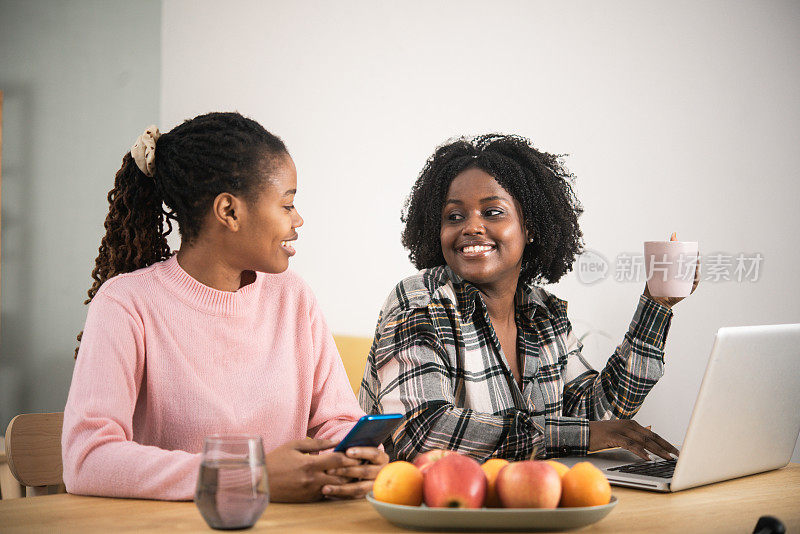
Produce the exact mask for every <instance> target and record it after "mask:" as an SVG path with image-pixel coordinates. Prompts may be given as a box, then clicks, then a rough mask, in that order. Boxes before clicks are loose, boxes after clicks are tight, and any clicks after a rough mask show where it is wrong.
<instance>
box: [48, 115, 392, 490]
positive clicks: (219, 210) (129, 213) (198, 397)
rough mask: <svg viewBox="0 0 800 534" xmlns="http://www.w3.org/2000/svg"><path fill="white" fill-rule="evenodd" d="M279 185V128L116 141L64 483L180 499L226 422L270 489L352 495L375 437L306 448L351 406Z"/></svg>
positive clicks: (184, 127)
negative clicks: (261, 456)
mask: <svg viewBox="0 0 800 534" xmlns="http://www.w3.org/2000/svg"><path fill="white" fill-rule="evenodd" d="M296 190H297V174H296V170H295V166H294V163H293V161H292V158H291V157H289V154H288V152H287V150H286V146H285V145H284V144H283V142H282V141H281V140H280V139H279V138H277V137H275V136H274V135H272V134H270V133H269V132H267V131H266V130H265V129H264V128H263V127H262V126H261V125H260V124H258V123H257V122H255V121H253V120H250V119H247V118H245V117H243V116H241V115H239V114H238V113H209V114H207V115H202V116H199V117H196V118H194V119H192V120H189V121H186V122H184V123H183V124H181V125H179V126H177V127H176V128H174V129H173V130H172V131H170V132H169V133H166V134H164V135H159V133H158V130H157V129H156V128H155V127H150V128H149V129H148V130H147V131H145V133H144V134H142V136H140V137H139V139H138V140H137V142H136V144H135V145H134V146H133V148H132V149H131V153H128V154H126V155H125V157H124V158H123V160H122V168H121V169H120V170H119V171H118V172H117V176H116V182H115V185H114V189H112V190H111V192H110V193H109V195H108V200H109V203H110V211H109V214H108V217H107V218H106V222H105V228H106V235H105V237H103V240H102V242H101V244H100V254H99V256H98V257H97V260H96V266H95V268H94V270H93V272H92V278H93V279H94V284H93V286H92V288H91V289H90V290H89V300H88V301H87V303H88V302H90V306H89V313H88V316H87V319H86V325H85V327H84V331H83V332H82V334H81V335H80V336H79V337H78V339H79V340H80V342H81V343H80V347H79V349H78V351H77V353H76V354H77V362H76V365H75V371H74V374H73V378H72V386H71V388H70V392H69V398H68V400H67V405H66V408H65V410H64V430H63V435H62V447H63V463H64V482H65V484H66V486H67V490H68V491H70V492H71V493H79V494H87V495H103V496H114V497H138V498H149V499H170V500H183V499H191V498H192V495H193V493H194V490H195V484H196V481H197V473H198V468H199V465H200V452H201V450H202V446H203V439H204V437H205V436H207V435H210V434H234V433H238V434H242V433H246V434H257V435H260V436H261V437H262V439H263V442H264V447H265V452H266V453H267V454H266V463H267V471H268V475H269V485H270V493H271V498H272V500H274V501H311V500H316V499H320V498H322V497H323V496H325V495H330V496H336V497H352V498H357V497H361V496H363V495H364V494H365V493H366V492H367V491H369V489H370V488H371V487H372V480H373V479H374V478H375V476H376V474H377V472H378V471H379V470H380V468H381V467H382V465H384V464H385V463H386V462H387V460H388V458H387V456H386V454H385V453H384V452H383V451H381V450H379V449H375V448H363V447H361V448H353V449H350V450H349V451H348V453H347V455H344V454H341V453H333V452H325V453H323V454H319V455H317V454H314V453H316V452H319V451H325V450H327V449H330V448H331V447H332V446H334V445H335V444H336V443H337V442H338V441H339V440H341V438H342V437H343V436H344V435H345V434H346V433H347V432H348V430H349V429H350V428H351V427H352V426H353V424H354V423H355V421H357V420H358V418H359V417H360V416H362V415H363V411H362V410H361V409H360V407H359V405H358V402H357V401H356V399H355V396H354V395H353V392H352V390H351V389H350V384H349V382H348V380H347V376H346V375H345V371H344V367H343V365H342V363H341V360H340V359H339V355H338V353H337V351H336V347H335V345H334V343H333V338H332V337H331V333H330V331H329V329H328V326H327V324H326V323H325V319H324V317H323V315H322V312H321V311H320V309H319V305H318V304H317V301H316V299H315V298H314V295H313V293H312V292H311V290H310V289H309V287H308V286H307V285H306V284H305V282H303V280H302V279H301V278H300V277H299V276H297V275H296V274H294V273H292V272H291V271H288V270H287V268H288V265H289V258H290V257H291V256H293V255H294V253H295V250H294V247H293V246H292V243H293V242H294V240H295V239H296V238H297V228H298V227H300V226H302V224H303V219H302V218H301V217H300V215H299V214H298V212H297V210H296V209H295V207H294V205H293V200H294V196H295V193H296ZM163 205H166V207H167V209H168V211H164V210H163V208H162V206H163ZM172 221H176V222H177V224H178V230H179V232H180V236H181V247H180V250H178V251H177V254H175V255H173V254H171V252H170V249H169V246H168V244H167V240H166V236H167V234H169V232H170V231H171V229H172ZM307 436H308V437H311V438H313V439H306V437H307ZM308 453H311V454H308Z"/></svg>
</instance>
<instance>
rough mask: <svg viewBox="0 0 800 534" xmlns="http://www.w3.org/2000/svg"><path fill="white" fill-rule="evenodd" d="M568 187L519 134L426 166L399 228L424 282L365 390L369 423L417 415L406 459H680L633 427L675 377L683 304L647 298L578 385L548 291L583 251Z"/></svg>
mask: <svg viewBox="0 0 800 534" xmlns="http://www.w3.org/2000/svg"><path fill="white" fill-rule="evenodd" d="M571 180H572V175H571V174H570V173H569V172H568V171H567V170H566V169H565V168H564V167H563V166H562V165H561V164H560V163H559V161H558V159H557V157H556V156H554V155H551V154H548V153H545V152H541V151H539V150H537V149H536V148H534V147H533V146H531V145H530V143H529V142H528V141H527V140H526V139H523V138H521V137H517V136H501V135H485V136H481V137H478V138H476V139H466V138H462V139H459V140H457V141H455V142H452V143H449V144H446V145H443V146H441V147H439V148H438V149H437V150H436V152H435V153H434V155H433V156H432V157H431V158H430V159H429V160H428V162H427V163H426V165H425V167H424V169H423V170H422V173H421V174H420V176H419V178H418V179H417V181H416V183H415V184H414V187H413V189H412V191H411V195H410V196H409V198H408V200H407V202H406V207H405V212H404V214H403V217H402V220H403V222H404V223H405V229H404V231H403V245H404V246H405V247H406V248H407V249H408V250H409V258H410V259H411V261H412V262H413V263H414V265H415V266H416V267H417V268H418V269H421V271H420V272H419V273H418V274H416V275H414V276H412V277H410V278H407V279H405V280H403V281H402V282H400V283H399V284H398V285H397V286H396V287H395V288H394V290H393V291H392V292H391V293H390V295H389V297H388V298H387V299H386V302H385V303H384V305H383V308H382V310H381V312H380V316H379V318H378V325H377V328H376V331H375V339H374V341H373V344H372V348H371V350H370V353H369V358H368V361H367V366H366V370H365V372H364V378H363V380H362V383H361V390H360V392H359V402H360V404H361V407H362V408H363V409H364V410H365V411H366V412H367V413H389V412H399V413H403V414H405V421H404V424H403V426H402V427H401V428H400V429H399V430H398V431H397V432H395V433H394V435H393V436H392V437H391V438H390V439H389V440H387V442H386V443H385V447H386V450H387V452H388V453H389V454H390V456H391V457H392V458H393V459H413V458H414V457H415V456H417V455H418V454H420V453H422V452H425V451H427V450H430V449H436V448H445V449H453V450H457V451H459V452H461V453H464V454H468V455H470V456H472V457H474V458H476V459H478V460H485V459H487V458H490V457H501V458H507V459H511V460H521V459H528V458H530V457H531V456H537V457H554V456H566V455H576V454H577V455H580V454H586V452H587V451H593V450H599V449H603V448H606V447H614V446H621V447H624V448H626V449H628V450H630V451H632V452H634V453H636V454H638V455H639V456H641V457H642V458H645V459H649V458H648V451H650V452H652V453H655V454H657V455H659V456H661V457H663V458H671V456H670V455H671V454H677V453H678V451H677V449H675V447H673V446H672V445H670V444H669V443H668V442H666V441H665V440H664V439H662V438H661V437H660V436H658V435H657V434H655V433H654V432H651V431H650V430H649V429H647V428H644V427H642V426H641V425H639V424H638V423H636V422H635V421H633V420H632V419H631V418H632V417H633V416H634V415H635V414H636V412H637V411H638V409H639V407H640V406H641V405H642V402H643V401H644V399H645V396H646V395H647V393H648V392H649V391H650V389H651V388H652V387H653V385H655V383H656V381H657V380H658V379H659V378H660V377H661V375H662V374H663V366H664V343H665V340H666V335H667V331H668V329H669V324H670V320H671V317H672V311H671V307H672V306H673V305H675V304H676V303H677V302H678V301H680V300H681V299H679V298H659V297H652V296H650V294H649V293H648V291H647V288H646V287H645V291H644V294H643V295H642V296H641V298H640V299H639V303H638V306H637V308H636V311H635V313H634V316H633V320H632V321H631V324H630V327H629V328H628V331H627V333H626V334H625V336H624V338H623V340H622V342H621V343H620V345H619V346H618V347H617V349H616V351H615V352H614V354H613V355H612V356H611V358H610V359H609V360H608V363H607V364H606V366H605V368H604V369H603V370H602V371H600V372H597V371H595V370H593V369H591V368H588V367H585V366H584V368H583V372H582V373H580V374H578V376H576V377H574V378H571V379H567V366H568V365H569V366H570V369H572V368H573V366H575V365H576V364H577V365H581V363H580V362H581V358H580V356H579V355H580V351H581V343H580V341H579V340H578V338H577V337H576V336H575V333H574V332H573V329H572V326H571V325H570V322H569V319H568V318H567V304H566V302H564V301H562V300H560V299H558V298H556V297H555V296H553V295H551V294H550V293H548V292H547V291H545V290H543V289H542V288H540V287H538V286H537V285H536V283H537V282H540V281H544V282H549V283H554V282H557V281H558V280H559V279H560V278H561V277H562V276H563V275H564V274H566V273H567V272H569V271H570V270H571V268H572V264H573V262H574V260H575V258H576V256H577V255H578V254H579V253H580V252H581V250H582V233H581V230H580V228H579V226H578V216H579V215H580V214H581V212H582V211H583V210H582V208H581V206H580V204H579V203H578V201H577V199H576V198H575V195H574V193H573V190H572V187H571ZM696 284H697V279H696V280H695V286H696ZM571 374H572V373H571Z"/></svg>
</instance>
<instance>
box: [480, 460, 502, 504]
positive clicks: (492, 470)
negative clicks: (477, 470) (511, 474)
mask: <svg viewBox="0 0 800 534" xmlns="http://www.w3.org/2000/svg"><path fill="white" fill-rule="evenodd" d="M507 465H508V460H504V459H502V458H492V459H491V460H486V461H485V462H483V464H482V465H481V469H483V474H484V475H486V502H485V506H486V507H487V508H500V499H498V498H497V491H496V489H495V482H496V481H497V474H498V473H499V472H500V470H501V469H503V468H504V467H505V466H507Z"/></svg>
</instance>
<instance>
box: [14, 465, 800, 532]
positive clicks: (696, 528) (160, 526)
mask: <svg viewBox="0 0 800 534" xmlns="http://www.w3.org/2000/svg"><path fill="white" fill-rule="evenodd" d="M614 494H615V495H616V496H617V498H618V499H619V504H618V505H617V507H616V508H615V509H614V510H613V511H612V512H611V514H610V515H609V516H608V517H606V518H605V519H603V520H602V521H600V522H599V523H596V524H594V525H592V526H589V527H586V528H585V529H582V530H581V531H582V532H587V531H588V532H692V533H694V532H726V533H727V532H746V533H750V532H752V531H753V527H754V526H755V524H756V521H757V520H758V518H759V516H762V515H774V516H776V517H778V518H780V519H781V520H782V521H783V523H784V524H785V525H786V529H787V532H800V464H790V465H789V466H787V467H785V468H783V469H780V470H778V471H772V472H770V473H763V474H760V475H754V476H750V477H745V478H741V479H738V480H731V481H728V482H723V483H720V484H713V485H711V486H705V487H702V488H695V489H691V490H686V491H682V492H679V493H674V494H658V493H650V492H646V491H639V490H630V489H624V488H614ZM210 531H211V529H210V528H209V527H207V526H206V524H205V522H204V521H203V518H202V517H201V516H200V513H199V512H198V511H197V509H196V508H195V506H194V504H193V503H191V502H177V503H176V502H161V501H142V500H134V499H104V498H98V497H79V496H76V495H68V494H61V495H47V496H42V497H29V498H25V499H13V500H10V501H0V532H3V533H4V534H11V533H15V532H25V533H30V532H48V533H49V532H59V533H62V532H67V533H68V532H82V533H83V532H103V533H105V532H210ZM252 531H255V532H261V531H264V532H267V531H269V532H278V533H281V534H283V533H307V532H330V533H336V534H342V533H345V532H376V533H380V532H409V531H406V530H403V529H401V528H398V527H395V526H393V525H391V524H390V523H387V522H386V521H385V520H384V519H383V518H382V517H380V516H379V515H378V513H377V512H375V511H374V510H373V509H372V506H370V504H369V503H368V502H366V501H365V500H359V501H326V502H319V503H314V504H270V505H269V507H268V508H267V510H266V512H264V515H263V516H261V519H260V520H259V521H258V523H256V525H255V527H253V529H252Z"/></svg>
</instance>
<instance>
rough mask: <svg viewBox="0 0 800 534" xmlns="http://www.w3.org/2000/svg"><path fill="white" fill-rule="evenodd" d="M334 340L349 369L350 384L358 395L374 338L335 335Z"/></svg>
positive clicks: (345, 365)
mask: <svg viewBox="0 0 800 534" xmlns="http://www.w3.org/2000/svg"><path fill="white" fill-rule="evenodd" d="M333 341H334V342H335V343H336V348H337V349H338V350H339V356H341V358H342V363H343V364H344V370H345V371H347V378H349V379H350V386H351V387H352V388H353V392H354V393H355V394H356V395H358V388H359V387H360V386H361V378H362V377H363V376H364V368H365V367H366V366H367V356H368V355H369V348H370V346H372V338H369V337H355V336H339V335H334V336H333Z"/></svg>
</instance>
